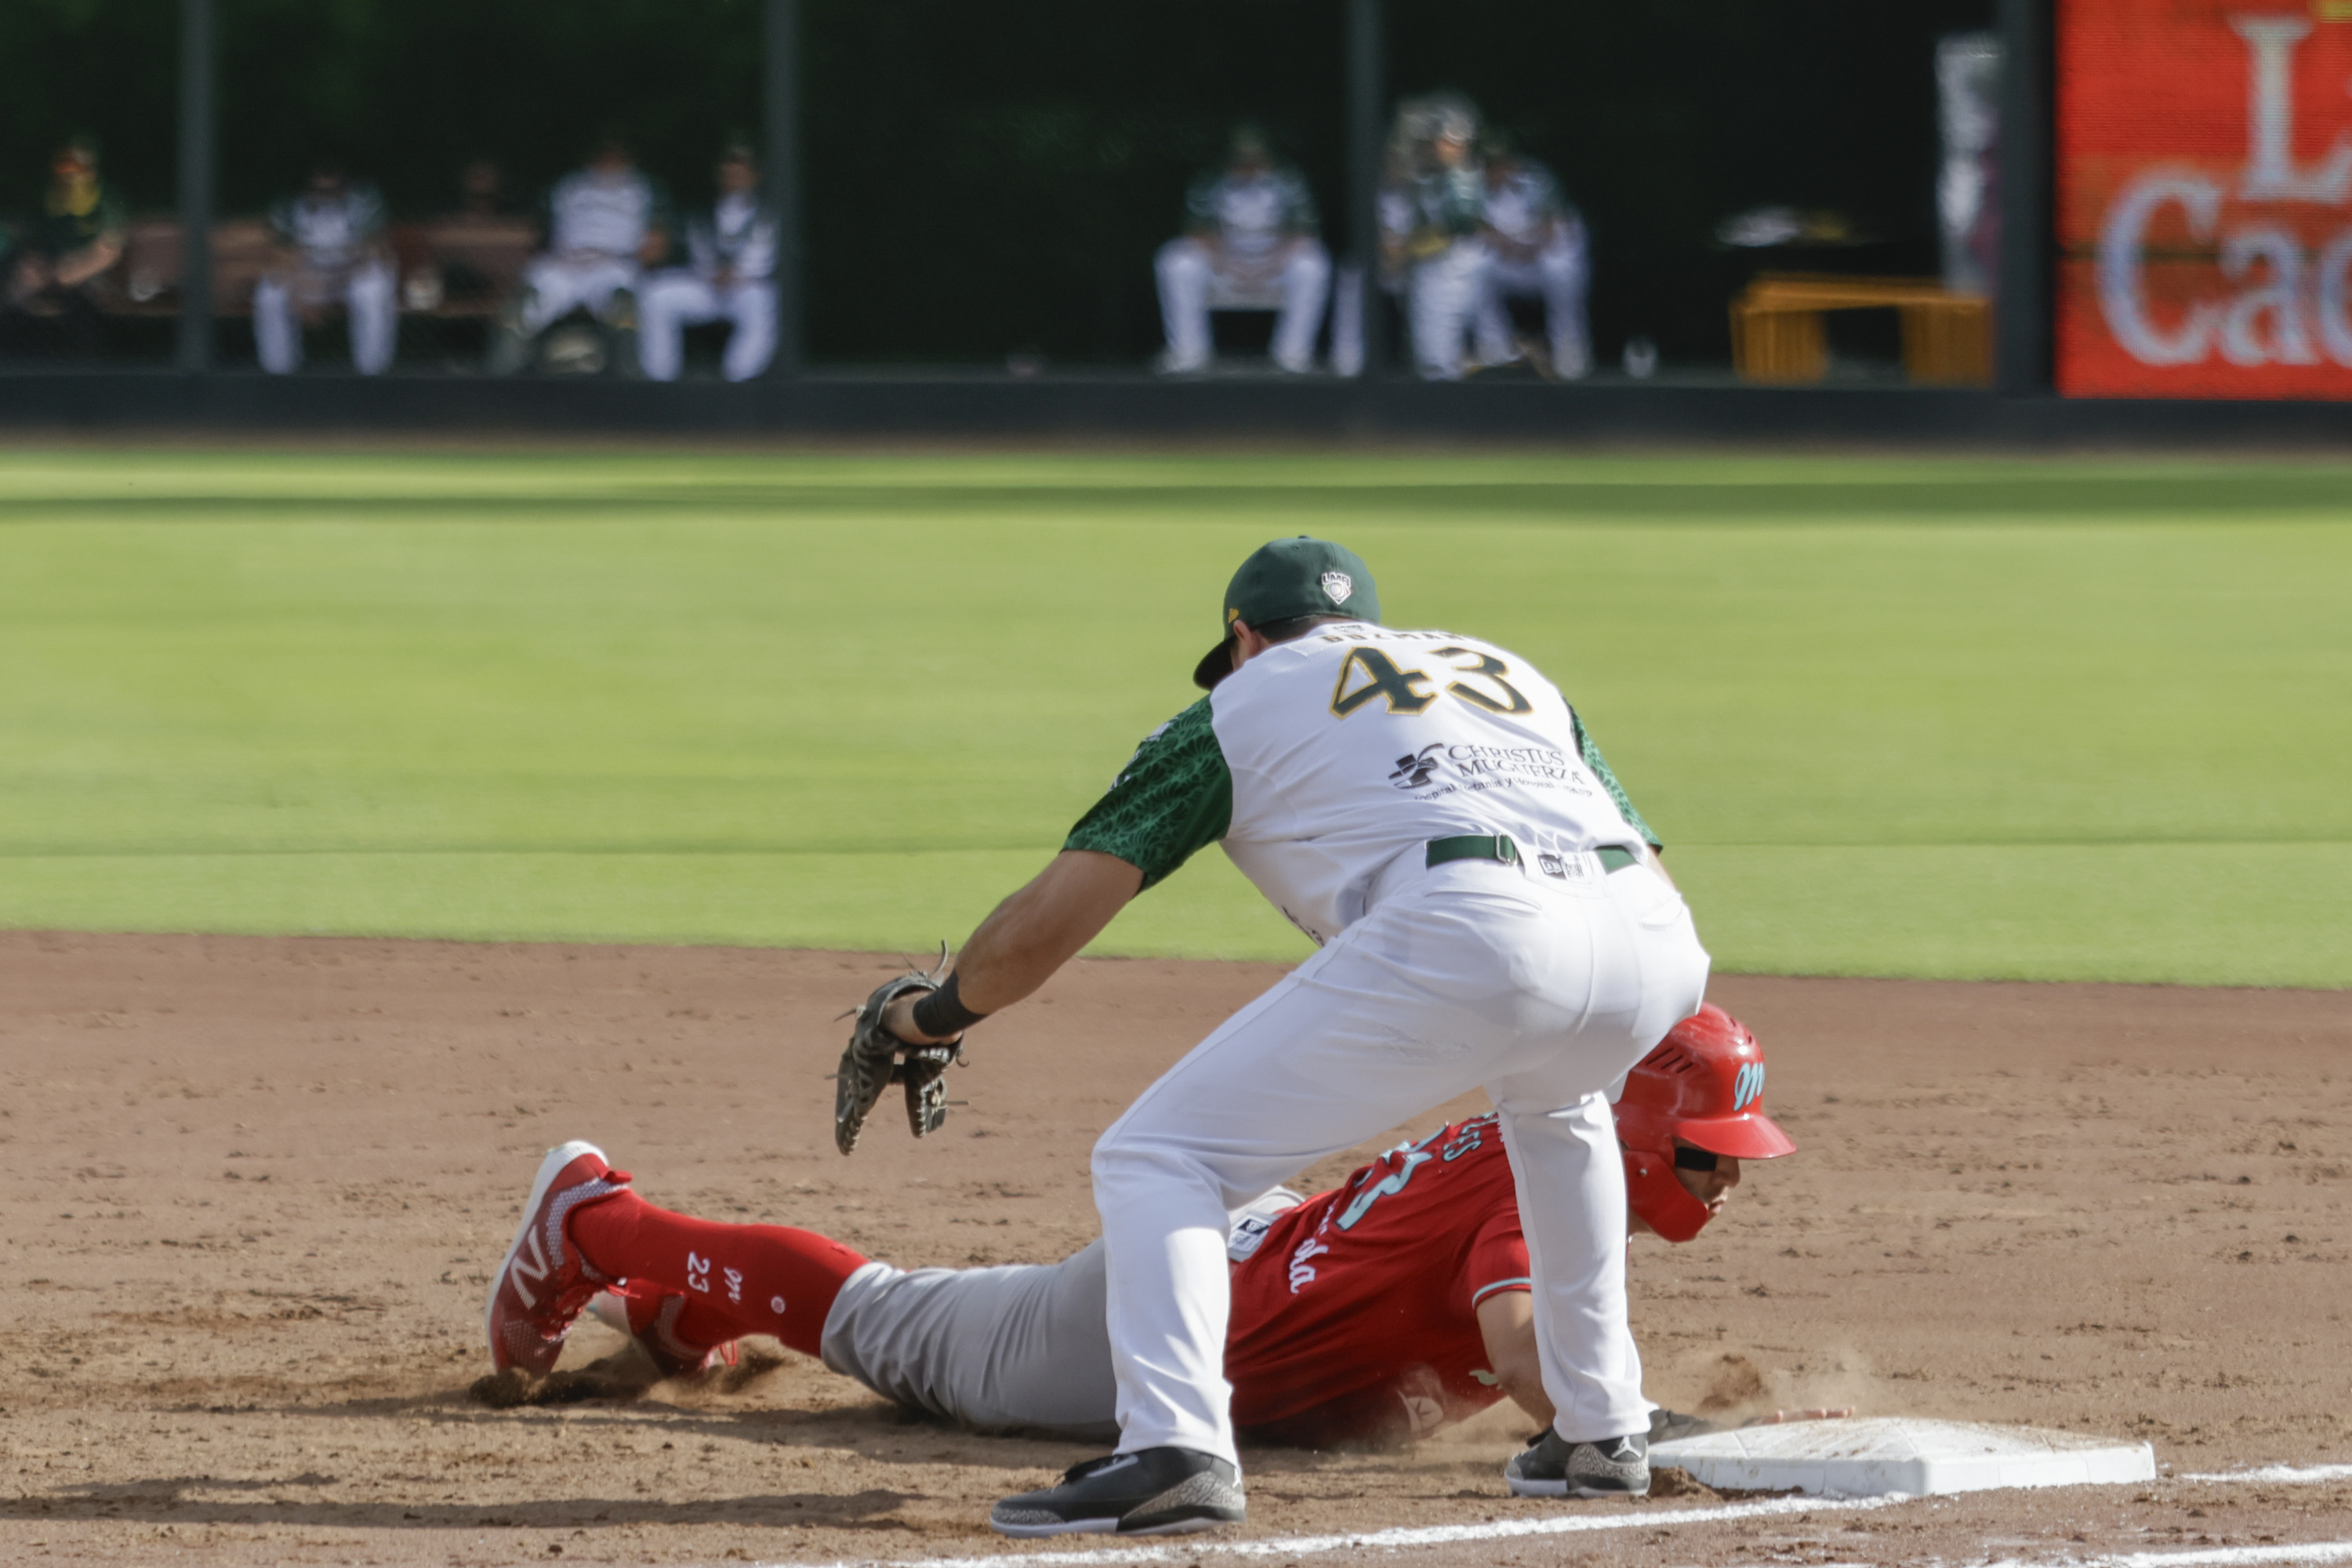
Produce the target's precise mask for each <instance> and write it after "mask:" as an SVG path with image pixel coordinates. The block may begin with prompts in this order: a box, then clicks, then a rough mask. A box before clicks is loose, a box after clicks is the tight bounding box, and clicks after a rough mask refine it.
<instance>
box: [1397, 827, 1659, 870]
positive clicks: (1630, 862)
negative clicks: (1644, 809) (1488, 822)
mask: <svg viewBox="0 0 2352 1568" xmlns="http://www.w3.org/2000/svg"><path fill="white" fill-rule="evenodd" d="M1593 853H1594V854H1595V855H1598V856H1599V857H1600V858H1601V875H1603V876H1607V875H1609V874H1610V873H1611V872H1612V871H1622V870H1623V869H1624V868H1626V867H1628V866H1635V865H1639V864H1640V863H1641V857H1640V856H1638V855H1636V854H1634V853H1633V851H1632V850H1631V849H1627V848H1625V847H1622V845H1616V844H1603V845H1602V846H1601V847H1600V848H1598V849H1595V850H1594V851H1593ZM1449 860H1496V861H1500V862H1501V863H1502V864H1504V865H1506V866H1517V865H1518V864H1519V863H1520V860H1519V847H1518V845H1517V843H1516V842H1515V841H1514V840H1513V839H1512V838H1511V836H1510V835H1509V834H1507V833H1464V834H1460V835H1457V836H1456V837H1452V838H1433V839H1431V840H1430V841H1429V859H1428V862H1427V863H1428V864H1429V865H1432V866H1443V865H1444V864H1445V863H1446V862H1447V861H1449Z"/></svg>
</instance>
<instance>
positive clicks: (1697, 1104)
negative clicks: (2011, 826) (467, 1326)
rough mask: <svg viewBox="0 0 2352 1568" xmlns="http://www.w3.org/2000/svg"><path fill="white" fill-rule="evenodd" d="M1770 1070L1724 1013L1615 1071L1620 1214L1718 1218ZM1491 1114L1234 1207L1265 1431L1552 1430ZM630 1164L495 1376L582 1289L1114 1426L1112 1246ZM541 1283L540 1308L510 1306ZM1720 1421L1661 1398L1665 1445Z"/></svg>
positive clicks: (503, 1330) (503, 1319)
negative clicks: (721, 1198) (1008, 1238)
mask: <svg viewBox="0 0 2352 1568" xmlns="http://www.w3.org/2000/svg"><path fill="white" fill-rule="evenodd" d="M1764 1077H1765V1068H1764V1054H1763V1048H1762V1047H1760V1046H1759V1045H1758V1043H1757V1041H1756V1039H1755V1037H1754V1036H1752V1035H1751V1034H1749V1033H1748V1030H1747V1029H1746V1028H1745V1027H1743V1026H1741V1025H1740V1024H1739V1022H1738V1020H1737V1019H1735V1018H1733V1017H1732V1016H1730V1015H1729V1014H1727V1013H1725V1012H1724V1011H1723V1010H1722V1009H1720V1008H1717V1007H1714V1006H1705V1007H1702V1008H1701V1009H1700V1011H1699V1013H1698V1014H1697V1015H1696V1016H1693V1017H1691V1018H1687V1019H1685V1020H1684V1021H1683V1022H1682V1023H1681V1024H1679V1025H1677V1026H1675V1028H1674V1029H1673V1030H1672V1031H1671V1032H1670V1033H1668V1035H1667V1036H1666V1037H1665V1039H1664V1040H1663V1041H1662V1042H1660V1044H1659V1045H1658V1046H1657V1047H1656V1048H1655V1049H1654V1050H1653V1051H1651V1052H1650V1053H1649V1055H1648V1056H1647V1057H1645V1058H1643V1060H1642V1062H1641V1063H1640V1065H1638V1066H1637V1067H1636V1068H1633V1071H1632V1073H1631V1074H1629V1075H1628V1078H1627V1080H1626V1084H1625V1089H1624V1092H1623V1094H1622V1097H1621V1098H1620V1100H1619V1101H1618V1103H1617V1106H1616V1110H1615V1119H1616V1123H1617V1130H1618V1137H1619V1141H1620V1142H1621V1144H1622V1149H1623V1158H1624V1163H1625V1187H1626V1195H1627V1201H1628V1203H1629V1205H1630V1206H1631V1210H1632V1213H1631V1229H1632V1230H1633V1231H1634V1232H1641V1231H1648V1232H1650V1233H1652V1234H1654V1235H1656V1236H1659V1237H1664V1239H1666V1240H1668V1241H1672V1242H1682V1241H1687V1240H1689V1239H1691V1238H1692V1237H1695V1236H1696V1235H1697V1234H1698V1232H1699V1231H1700V1230H1701V1229H1702V1228H1703V1227H1704V1226H1706V1224H1707V1223H1708V1222H1709V1221H1710V1220H1712V1219H1714V1218H1715V1217H1716V1216H1717V1215H1719V1214H1720V1213H1721V1212H1722V1211H1723V1207H1724V1205H1725V1203H1726V1202H1727V1199H1728V1198H1729V1196H1730V1194H1731V1191H1732V1189H1733V1188H1735V1187H1737V1186H1738V1184H1739V1182H1740V1174H1741V1173H1740V1163H1741V1161H1742V1160H1769V1159H1774V1158H1777V1157H1779V1156H1780V1155H1782V1154H1787V1153H1790V1152H1793V1151H1794V1149H1795V1147H1796V1146H1795V1145H1794V1144H1793V1143H1791V1142H1790V1141H1789V1139H1788V1137H1787V1135H1786V1134H1785V1133H1783V1132H1782V1131H1780V1128H1779V1127H1778V1126H1777V1125H1775V1124H1774V1123H1773V1121H1771V1119H1770V1118H1769V1117H1768V1116H1766V1115H1765V1114H1764V1107H1763V1098H1762V1097H1763V1092H1764ZM1497 1123H1498V1118H1497V1117H1496V1116H1495V1115H1493V1114H1488V1115H1486V1116H1479V1117H1473V1118H1471V1119H1469V1120H1468V1121H1459V1122H1454V1123H1452V1124H1450V1125H1448V1126H1446V1127H1444V1128H1441V1129H1439V1130H1438V1131H1436V1132H1435V1133H1433V1134H1432V1135H1431V1136H1429V1137H1427V1138H1423V1139H1422V1140H1420V1141H1419V1142H1413V1143H1409V1144H1403V1145H1400V1146H1399V1147H1397V1148H1395V1149H1391V1151H1389V1152H1387V1153H1386V1154H1383V1155H1382V1156H1381V1158H1380V1159H1378V1160H1375V1161H1373V1162H1372V1163H1370V1164H1369V1165H1365V1166H1363V1167H1361V1168H1360V1169H1359V1170H1357V1171H1356V1172H1355V1173H1352V1174H1351V1175H1350V1176H1349V1178H1348V1180H1347V1181H1345V1182H1343V1183H1342V1184H1340V1185H1339V1186H1338V1187H1336V1188H1334V1189H1332V1190H1331V1191H1329V1192H1326V1193H1321V1194H1317V1195H1315V1196H1313V1197H1307V1198H1302V1197H1300V1195H1299V1194H1297V1193H1294V1192H1291V1191H1289V1190H1287V1189H1286V1188H1281V1187H1276V1188H1275V1189H1274V1190H1273V1191H1271V1192H1269V1193H1267V1194H1265V1195H1264V1196H1262V1197H1260V1198H1258V1199H1256V1200H1255V1202H1253V1203H1251V1204H1249V1205H1246V1206H1245V1207H1244V1208H1243V1209H1241V1210H1239V1211H1238V1212H1236V1213H1235V1214H1234V1215H1232V1216H1231V1229H1230V1232H1229V1236H1228V1241H1227V1247H1226V1253H1227V1257H1228V1258H1230V1259H1231V1266H1232V1269H1233V1282H1234V1315H1233V1319H1232V1322H1231V1326H1230V1331H1229V1335H1228V1349H1227V1352H1226V1363H1225V1365H1226V1374H1227V1376H1228V1377H1229V1378H1230V1379H1231V1380H1232V1383H1233V1386H1234V1418H1235V1420H1236V1421H1237V1422H1238V1423H1239V1424H1240V1425H1241V1426H1243V1427H1244V1429H1245V1430H1246V1431H1247V1432H1248V1433H1249V1435H1250V1436H1251V1437H1252V1439H1253V1440H1254V1441H1257V1442H1264V1443H1271V1444H1277V1445H1286V1446H1293V1447H1367V1446H1369V1447H1385V1446H1391V1445H1394V1444H1399V1443H1404V1442H1410V1441H1412V1440H1413V1439H1416V1438H1419V1437H1423V1436H1427V1435H1429V1434H1430V1433H1432V1432H1433V1431H1435V1430H1437V1429H1438V1428H1440V1427H1442V1426H1447V1425H1450V1424H1452V1423H1454V1422H1456V1421H1460V1420H1462V1419H1464V1418H1465V1417H1467V1416H1469V1415H1474V1414H1475V1413H1476V1412H1478V1411H1480V1410H1483V1409H1485V1408H1486V1407H1488V1406H1489V1405H1494V1404H1496V1402H1498V1401H1499V1400H1502V1399H1504V1398H1508V1399H1510V1400H1511V1401H1513V1402H1514V1403H1515V1404H1517V1405H1518V1406H1519V1407H1520V1408H1521V1409H1523V1410H1524V1411H1525V1412H1526V1413H1527V1414H1528V1415H1529V1416H1530V1417H1531V1418H1533V1419H1534V1420H1536V1421H1538V1422H1539V1423H1541V1424H1543V1425H1544V1426H1549V1425H1550V1423H1551V1420H1552V1415H1553V1410H1552V1405H1551V1402H1550V1400H1549V1397H1548V1396H1547V1395H1546V1394H1545V1392H1544V1386H1543V1378H1542V1374H1541V1370H1540V1367H1539V1364H1538V1352H1537V1348H1536V1336H1535V1313H1534V1307H1533V1304H1532V1300H1531V1298H1530V1296H1529V1294H1528V1292H1529V1290H1530V1289H1531V1288H1532V1278H1531V1276H1532V1272H1533V1270H1532V1269H1531V1268H1530V1264H1529V1258H1528V1250H1527V1242H1526V1239H1525V1237H1524V1235H1523V1234H1522V1231H1521V1228H1520V1225H1519V1216H1518V1203H1517V1189H1516V1187H1515V1185H1514V1184H1513V1181H1512V1177H1511V1173H1510V1166H1509V1162H1508V1159H1507V1155H1506V1153H1505V1151H1504V1147H1503V1142H1502V1138H1501V1136H1500V1132H1499V1129H1498V1125H1497ZM582 1152H593V1145H590V1144H586V1143H571V1144H565V1145H563V1146H562V1148H560V1149H558V1150H556V1151H555V1152H552V1153H551V1154H550V1155H549V1156H548V1163H551V1164H552V1163H561V1162H560V1161H559V1156H562V1157H563V1158H564V1159H576V1158H577V1157H578V1154H579V1153H582ZM596 1163H597V1165H598V1166H600V1167H601V1165H602V1159H601V1156H600V1157H599V1158H598V1160H597V1162H596ZM628 1182H629V1178H628V1177H627V1176H625V1175H622V1174H620V1173H611V1174H610V1176H609V1178H608V1179H606V1180H604V1181H602V1182H599V1183H596V1184H591V1185H589V1186H586V1187H582V1188H578V1189H575V1191H576V1192H577V1193H578V1194H579V1195H578V1197H577V1200H576V1201H573V1202H571V1203H569V1204H567V1205H562V1207H559V1208H557V1209H555V1210H553V1211H552V1212H553V1215H554V1218H553V1220H552V1228H553V1229H555V1230H558V1231H560V1232H561V1237H560V1240H559V1241H558V1242H557V1246H558V1247H560V1248H561V1249H560V1250H556V1248H555V1247H550V1248H549V1249H548V1252H549V1253H550V1254H551V1255H552V1256H554V1257H556V1258H561V1259H562V1261H561V1262H560V1263H559V1264H558V1265H557V1268H558V1270H559V1271H560V1272H559V1273H556V1274H552V1275H550V1274H542V1273H540V1272H538V1271H537V1268H536V1263H535V1261H534V1255H527V1254H526V1253H525V1250H524V1247H523V1245H522V1243H521V1242H520V1241H518V1244H517V1247H516V1248H515V1250H514V1251H513V1252H511V1253H510V1254H509V1258H508V1261H507V1262H506V1264H505V1265H503V1266H502V1267H501V1268H500V1270H499V1276H498V1278H497V1279H495V1280H494V1281H493V1283H492V1285H491V1293H490V1302H489V1316H488V1321H489V1324H490V1327H491V1337H490V1354H491V1360H492V1362H493V1363H494V1364H496V1365H497V1366H498V1367H499V1369H500V1371H501V1372H506V1371H509V1369H520V1370H523V1371H528V1372H544V1371H546V1370H547V1369H548V1368H549V1367H551V1366H552V1365H553V1363H554V1362H555V1359H556V1356H557V1354H558V1353H559V1352H561V1351H562V1343H563V1334H564V1331H565V1330H566V1329H568V1325H569V1323H570V1321H571V1320H572V1314H573V1313H576V1312H578V1311H579V1310H582V1307H583V1305H586V1306H588V1307H589V1308H590V1309H592V1310H593V1311H594V1313H595V1315H596V1316H597V1317H598V1318H600V1319H602V1320H603V1321H604V1322H606V1323H607V1324H608V1325H610V1326H611V1327H613V1328H614V1329H617V1330H619V1331H622V1332H624V1333H626V1334H628V1335H629V1336H630V1337H631V1338H632V1339H634V1340H635V1342H636V1343H637V1345H638V1346H639V1347H640V1348H641V1349H642V1350H643V1351H644V1352H645V1353H646V1357H647V1358H648V1359H649V1360H650V1362H651V1363H652V1365H653V1367H654V1369H655V1370H656V1371H657V1372H658V1373H660V1374H661V1375H663V1376H671V1377H674V1376H679V1375H685V1374H690V1373H695V1372H698V1371H699V1370H701V1369H703V1368H705V1367H707V1366H710V1365H713V1364H716V1363H719V1362H720V1361H722V1360H732V1359H733V1355H732V1347H733V1342H734V1341H735V1340H737V1339H738V1338H740V1337H741V1336H742V1335H744V1334H746V1333H766V1334H772V1335H774V1336H776V1337H777V1338H779V1339H781V1340H782V1342H784V1343H785V1344H786V1345H788V1346H790V1347H791V1348H793V1349H794V1350H797V1351H800V1352H803V1353H804V1354H808V1355H816V1356H821V1357H822V1358H823V1360H824V1364H825V1365H826V1366H827V1367H829V1368H831V1369H832V1370H833V1371H835V1372H836V1373H842V1374H844V1375H846V1376H849V1377H853V1378H856V1380H857V1381H858V1382H860V1383H862V1384H865V1385H866V1387H868V1388H870V1389H872V1390H874V1392H876V1393H877V1394H881V1395H883V1396H884V1397H885V1398H887V1399H889V1400H892V1401H893V1402H895V1403H897V1404H898V1405H901V1406H902V1407H904V1408H906V1409H908V1410H910V1411H914V1412H919V1413H921V1414H923V1415H929V1416H933V1417H936V1418H941V1419H945V1420H949V1421H953V1422H956V1423H958V1424H960V1425H962V1426H968V1427H971V1428H975V1429H978V1430H982V1431H1032V1432H1045V1433H1051V1434H1054V1435H1057V1436H1068V1437H1074V1438H1078V1439H1081V1440H1095V1439H1101V1438H1106V1437H1108V1436H1115V1435H1116V1434H1117V1431H1118V1422H1117V1419H1116V1405H1117V1399H1118V1390H1117V1384H1116V1381H1115V1378H1114V1374H1113V1372H1112V1354H1111V1346H1110V1338H1109V1331H1108V1325H1107V1321H1106V1302H1107V1300H1108V1279H1107V1271H1106V1268H1105V1263H1104V1254H1103V1244H1102V1243H1101V1242H1100V1241H1096V1242H1094V1243H1091V1244H1090V1245H1088V1246H1087V1247H1084V1248H1082V1249H1081V1250H1080V1251H1078V1252H1077V1253H1076V1255H1074V1256H1073V1257H1071V1258H1066V1259H1065V1260H1064V1261H1062V1262H1060V1263H1055V1264H1014V1265H1009V1266H1005V1267H1000V1268H917V1269H911V1270H909V1269H902V1268H894V1267H892V1266H891V1265H889V1264H887V1263H882V1262H878V1261H874V1260H871V1259H867V1258H863V1257H861V1256H859V1255H858V1254H857V1253H856V1252H854V1251H852V1250H851V1249H850V1248H848V1247H844V1246H842V1245H840V1244H839V1243H837V1242H835V1241H833V1240H832V1239H830V1238H829V1237H824V1236H820V1235H818V1234H816V1233H815V1232H813V1231H804V1230H793V1229H787V1228H784V1227H782V1226H747V1225H729V1224H719V1223H714V1222H710V1221H704V1220H698V1219H693V1218H690V1217H688V1216H687V1215H676V1214H671V1213H668V1212H667V1211H665V1210H661V1209H657V1208H656V1207H654V1206H653V1205H650V1204H648V1203H646V1202H645V1201H644V1200H643V1199H641V1198H639V1197H638V1196H637V1195H636V1194H635V1192H634V1191H633V1190H631V1188H630V1187H629V1185H628ZM538 1196H539V1194H538V1192H537V1190H535V1191H534V1198H535V1199H536V1198H537V1197H538ZM527 1214H528V1215H530V1217H531V1218H537V1217H539V1211H538V1209H537V1208H536V1207H527ZM535 1228H536V1227H535V1226H530V1225H529V1224H527V1225H526V1231H530V1230H533V1229H535ZM541 1289H544V1290H550V1291H552V1292H553V1293H554V1295H555V1302H556V1304H557V1306H558V1308H559V1310H558V1311H557V1312H556V1313H555V1314H554V1315H553V1316H552V1318H550V1317H547V1316H541V1317H539V1318H536V1319H534V1318H532V1317H531V1316H530V1314H529V1313H528V1312H527V1311H524V1310H518V1309H519V1308H523V1307H525V1306H527V1304H528V1303H526V1302H525V1300H523V1298H524V1295H525V1294H528V1293H531V1292H535V1291H538V1290H541ZM566 1303H568V1304H569V1305H568V1308H567V1307H566V1306H565V1304H566ZM551 1321H552V1322H554V1323H555V1324H557V1325H558V1326H557V1331H556V1332H555V1334H554V1337H552V1338H548V1337H545V1334H544V1329H545V1327H546V1325H547V1324H548V1323H550V1322H551ZM509 1386H510V1387H511V1385H509ZM513 1392H520V1390H519V1389H516V1390H513ZM1802 1414H1804V1415H1843V1414H1847V1412H1843V1411H1834V1412H1833V1411H1824V1410H1814V1411H1807V1412H1803V1413H1802ZM1765 1418H1766V1419H1768V1420H1769V1419H1776V1418H1777V1417H1776V1416H1767V1417H1765ZM1708 1429H1710V1428H1709V1427H1708V1425H1707V1424H1706V1422H1704V1421H1700V1420H1698V1419H1697V1418H1696V1417H1692V1416H1688V1415H1676V1414H1675V1413H1673V1412H1669V1411H1664V1410H1655V1411H1654V1412H1653V1413H1652V1415H1651V1433H1652V1435H1653V1437H1654V1438H1655V1439H1660V1440H1663V1439H1664V1438H1665V1437H1669V1436H1687V1435H1689V1434H1690V1433H1692V1432H1695V1431H1704V1430H1708Z"/></svg>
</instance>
